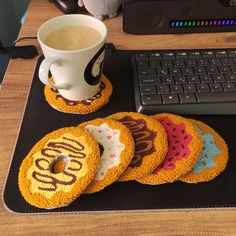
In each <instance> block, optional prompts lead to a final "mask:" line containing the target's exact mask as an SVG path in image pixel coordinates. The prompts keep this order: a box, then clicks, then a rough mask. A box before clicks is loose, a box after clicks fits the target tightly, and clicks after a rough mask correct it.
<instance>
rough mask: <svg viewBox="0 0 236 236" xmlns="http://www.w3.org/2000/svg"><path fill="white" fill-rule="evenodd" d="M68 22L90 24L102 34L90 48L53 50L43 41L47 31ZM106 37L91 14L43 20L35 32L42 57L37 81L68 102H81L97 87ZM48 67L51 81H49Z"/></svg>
mask: <svg viewBox="0 0 236 236" xmlns="http://www.w3.org/2000/svg"><path fill="white" fill-rule="evenodd" d="M68 25H69V26H77V25H79V26H81V25H83V26H89V27H92V28H94V29H96V30H97V31H99V32H100V34H101V36H102V37H101V39H100V40H99V41H98V42H97V43H95V44H94V45H92V46H91V47H88V48H83V49H79V50H72V51H66V50H58V49H54V48H51V47H49V46H47V45H46V44H45V43H44V40H45V39H46V37H47V36H48V35H49V34H50V33H51V32H53V31H55V30H57V29H59V28H62V27H64V26H68ZM106 36H107V28H106V26H105V25H104V24H103V22H101V21H100V20H98V19H96V18H95V17H92V16H87V15H79V14H75V15H63V16H58V17H55V18H53V19H51V20H49V21H47V22H45V23H44V24H43V25H42V26H41V27H40V28H39V30H38V33H37V37H38V41H39V43H40V46H41V48H42V51H43V54H44V56H45V59H44V60H43V62H42V63H41V65H40V68H39V78H40V80H41V81H42V82H43V83H44V84H45V85H47V86H50V87H51V88H54V89H57V90H58V92H59V93H60V94H61V95H62V96H63V97H64V98H66V99H69V100H72V101H81V100H85V99H88V98H90V97H92V96H94V95H95V94H96V93H97V92H98V91H99V87H100V76H101V73H102V64H103V60H104V54H105V46H104V45H105V40H106ZM49 70H50V72H51V74H52V76H53V78H54V81H55V84H52V83H51V82H50V81H49V78H48V74H49Z"/></svg>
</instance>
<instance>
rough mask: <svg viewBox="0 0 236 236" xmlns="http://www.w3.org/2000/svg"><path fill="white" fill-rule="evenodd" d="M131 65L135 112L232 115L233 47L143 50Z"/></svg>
mask: <svg viewBox="0 0 236 236" xmlns="http://www.w3.org/2000/svg"><path fill="white" fill-rule="evenodd" d="M132 65H133V73H134V91H135V104H136V110H137V111H138V112H141V113H146V114H155V113H159V112H172V113H179V114H236V49H206V50H205V49H201V50H200V49H199V50H197V49H196V50H195V49H194V50H162V51H143V52H141V53H138V54H136V55H134V57H133V61H132Z"/></svg>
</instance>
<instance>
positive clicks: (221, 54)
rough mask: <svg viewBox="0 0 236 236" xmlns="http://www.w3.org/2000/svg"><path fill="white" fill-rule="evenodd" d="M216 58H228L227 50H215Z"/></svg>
mask: <svg viewBox="0 0 236 236" xmlns="http://www.w3.org/2000/svg"><path fill="white" fill-rule="evenodd" d="M215 55H216V58H227V57H228V53H227V52H226V51H225V50H219V51H216V52H215Z"/></svg>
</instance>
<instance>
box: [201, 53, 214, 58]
mask: <svg viewBox="0 0 236 236" xmlns="http://www.w3.org/2000/svg"><path fill="white" fill-rule="evenodd" d="M202 57H203V58H215V53H214V52H213V51H203V52H202Z"/></svg>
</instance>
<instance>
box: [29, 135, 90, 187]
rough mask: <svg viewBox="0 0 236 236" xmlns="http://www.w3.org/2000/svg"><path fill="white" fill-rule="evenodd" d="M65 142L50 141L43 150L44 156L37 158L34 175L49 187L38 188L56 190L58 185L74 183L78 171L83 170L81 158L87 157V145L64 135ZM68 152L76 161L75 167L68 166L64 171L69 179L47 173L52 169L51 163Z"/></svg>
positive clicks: (72, 159)
mask: <svg viewBox="0 0 236 236" xmlns="http://www.w3.org/2000/svg"><path fill="white" fill-rule="evenodd" d="M62 139H63V140H65V141H63V142H56V141H50V142H49V143H47V145H46V147H45V148H43V149H42V150H41V152H40V153H41V155H42V156H43V157H42V158H37V159H36V160H35V167H36V169H35V170H34V171H33V173H32V177H33V179H34V180H36V181H37V182H39V183H42V184H47V185H48V186H47V187H43V186H39V187H38V189H39V190H42V191H56V189H57V186H58V185H65V186H68V185H72V184H74V183H75V181H76V179H77V175H76V172H77V171H79V170H81V169H82V167H83V164H82V162H81V159H84V158H85V157H86V154H85V153H84V150H85V147H84V146H83V145H82V144H81V143H79V142H78V141H76V140H73V139H70V138H67V137H65V136H63V137H62ZM63 153H67V155H68V156H69V157H70V163H74V164H75V165H73V167H71V165H69V166H68V168H67V169H65V170H64V171H63V175H64V176H66V177H68V178H67V180H66V181H65V180H63V179H60V178H59V177H57V175H55V174H54V175H49V174H47V172H48V171H50V163H52V160H53V159H54V158H56V157H58V156H59V155H60V154H63ZM45 164H46V165H45Z"/></svg>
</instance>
